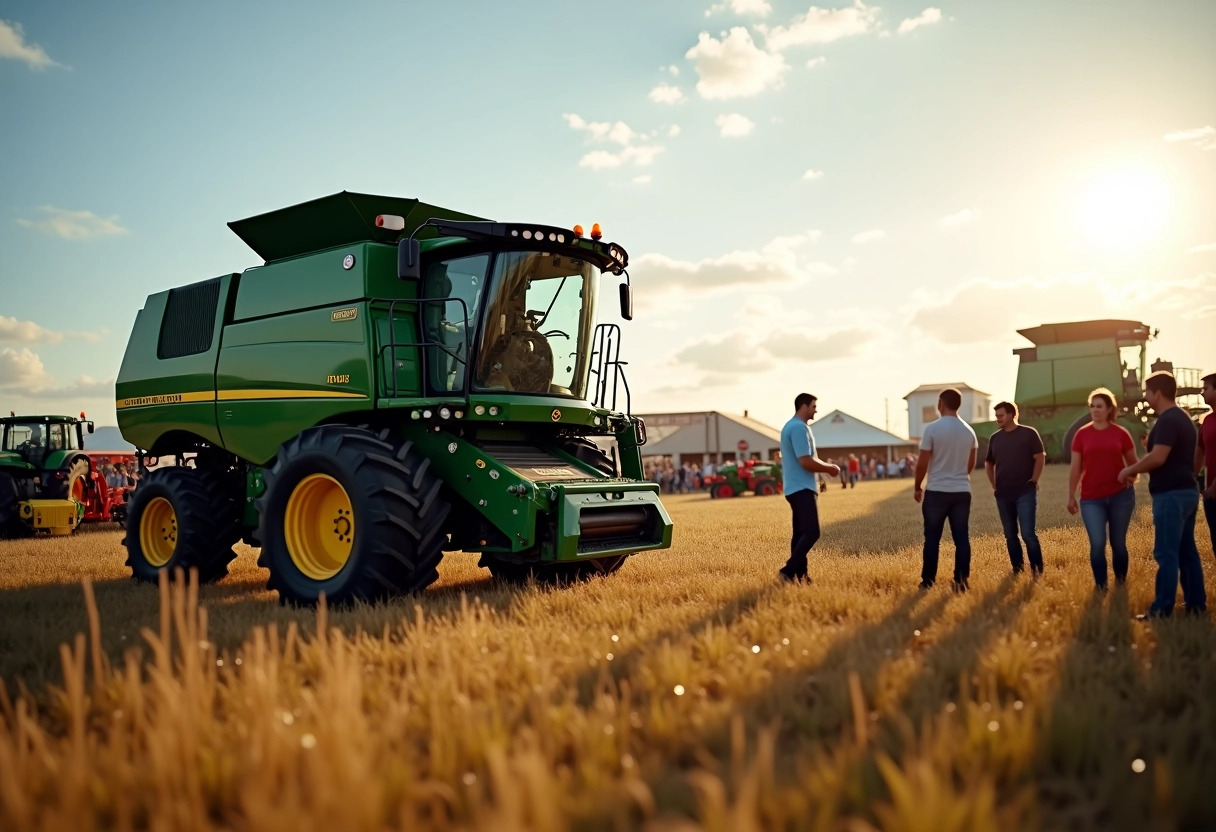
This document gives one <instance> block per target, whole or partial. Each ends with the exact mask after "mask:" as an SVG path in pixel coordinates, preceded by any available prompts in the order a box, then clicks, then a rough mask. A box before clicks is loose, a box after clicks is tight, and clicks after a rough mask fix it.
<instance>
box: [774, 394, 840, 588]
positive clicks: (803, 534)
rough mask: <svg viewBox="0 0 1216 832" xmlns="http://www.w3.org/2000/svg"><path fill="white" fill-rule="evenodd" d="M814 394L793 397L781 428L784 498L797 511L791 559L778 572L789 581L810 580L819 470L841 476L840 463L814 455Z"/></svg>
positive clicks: (816, 515) (817, 523)
mask: <svg viewBox="0 0 1216 832" xmlns="http://www.w3.org/2000/svg"><path fill="white" fill-rule="evenodd" d="M815 409H816V408H815V397H814V396H812V395H811V394H810V393H799V394H798V395H797V397H795V399H794V415H793V416H792V417H791V418H790V420H789V421H788V422H786V423H785V426H784V427H783V428H781V477H782V480H783V482H784V485H785V499H786V501H787V502H788V503H789V504H790V508H791V509H792V510H793V513H794V536H793V539H792V540H791V541H790V559H789V560H788V561H786V564H785V566H783V567H781V569H780V571H779V574H780V576H781V579H782V580H783V581H787V582H790V583H794V582H799V581H805V580H809V578H808V577H807V574H806V556H807V553H809V552H810V551H811V547H812V546H814V545H815V541H817V540H819V504H818V499H819V482H818V478H817V477H816V476H815V475H816V474H819V473H824V474H827V475H828V476H829V477H838V476H840V466H839V465H833V464H832V463H830V462H824V461H823V460H822V459H820V458H819V457H817V456H816V455H815V436H814V434H812V433H811V426H810V425H809V424H807V423H808V422H809V421H810V420H811V419H813V418H815Z"/></svg>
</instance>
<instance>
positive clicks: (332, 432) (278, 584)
mask: <svg viewBox="0 0 1216 832" xmlns="http://www.w3.org/2000/svg"><path fill="white" fill-rule="evenodd" d="M311 453H320V454H324V455H326V456H328V457H330V458H333V459H337V460H340V461H342V463H343V464H345V465H346V466H347V468H348V469H349V474H350V481H351V482H352V483H354V484H357V485H358V486H359V487H360V488H361V489H362V497H360V498H359V502H360V503H362V510H361V507H360V506H359V505H356V506H355V512H356V529H357V531H356V533H355V547H356V548H355V550H354V551H352V553H351V558H352V561H356V562H352V563H348V569H349V574H346V575H345V577H344V578H343V581H342V582H341V583H340V586H337V587H331V590H330V591H329V592H327V596H326V600H327V602H328V603H330V604H346V603H352V602H355V601H364V602H375V601H378V600H383V599H385V598H389V597H391V596H393V595H398V594H403V593H405V594H408V593H414V592H419V591H421V590H423V589H425V588H426V587H427V586H429V585H430V584H431V583H433V582H434V581H435V580H436V579H437V578H438V577H439V572H438V569H437V567H438V565H439V561H440V559H441V558H442V557H443V551H442V549H441V546H442V545H443V543H444V542H445V541H446V537H445V535H444V532H443V528H444V523H445V521H446V519H447V516H448V513H449V511H450V510H451V507H450V506H449V505H448V504H447V503H446V502H444V501H443V500H441V499H440V498H439V492H440V489H441V488H442V486H443V483H442V481H441V480H439V479H438V477H437V476H436V475H435V474H433V473H432V472H431V471H430V460H429V459H427V458H426V457H425V456H423V454H422V453H421V452H420V451H418V450H417V449H416V448H414V446H413V443H412V442H408V441H401V440H397V439H395V438H394V437H393V436H392V435H391V433H390V432H389V431H387V430H381V431H379V432H378V433H373V432H372V431H371V430H369V429H367V428H363V427H351V426H347V425H323V426H320V427H315V428H309V429H307V430H304V431H301V432H300V433H299V434H297V435H296V436H294V437H292V438H291V439H290V440H288V441H287V442H285V443H284V444H283V445H282V447H281V448H280V449H279V454H278V457H277V458H276V460H275V463H274V465H273V466H272V467H270V468H269V469H267V470H266V474H265V482H266V490H265V491H264V492H263V494H262V496H261V497H259V498H258V500H257V509H258V531H257V535H256V537H257V539H258V540H261V541H262V552H261V554H260V555H259V557H258V565H259V566H262V567H265V568H267V569H269V570H270V578H269V580H268V581H267V584H266V585H267V588H269V589H273V590H276V591H277V592H278V593H279V600H280V602H282V603H284V604H314V603H316V602H317V600H318V598H317V597H316V596H315V595H312V594H310V588H309V587H308V579H307V578H306V577H305V576H302V575H289V574H287V570H294V569H295V567H294V564H291V559H290V557H289V556H288V554H287V551H286V544H285V543H284V542H283V536H282V529H281V526H282V518H281V517H272V514H274V509H273V508H272V505H271V504H272V498H274V499H277V497H276V495H275V494H274V492H275V483H276V481H279V480H280V479H281V478H282V477H283V476H284V474H285V471H286V469H287V468H288V466H290V465H292V464H293V460H296V459H298V458H299V457H301V456H305V455H308V454H311ZM351 498H352V504H354V503H356V495H355V494H351ZM361 541H362V542H361ZM280 548H281V551H280ZM351 567H353V568H351ZM346 571H347V570H344V571H343V572H342V573H339V576H335V578H336V577H340V576H343V575H344V573H345V572H346ZM330 580H331V581H333V580H335V579H330Z"/></svg>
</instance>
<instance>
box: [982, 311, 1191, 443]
mask: <svg viewBox="0 0 1216 832" xmlns="http://www.w3.org/2000/svg"><path fill="white" fill-rule="evenodd" d="M1018 334H1019V335H1021V336H1023V337H1024V338H1026V339H1027V340H1028V341H1030V342H1031V343H1032V344H1033V345H1034V346H1032V347H1023V348H1020V349H1015V350H1014V351H1013V354H1014V355H1016V356H1017V357H1018V362H1019V363H1018V379H1017V388H1016V395H1015V397H1014V401H1015V402H1017V405H1018V408H1019V410H1020V414H1019V419H1020V421H1021V422H1023V423H1024V424H1027V425H1030V426H1032V427H1034V428H1035V429H1037V430H1038V431H1039V434H1040V435H1041V436H1042V437H1043V445H1044V447H1045V449H1046V451H1047V458H1048V459H1049V460H1051V461H1053V462H1068V461H1069V460H1070V459H1071V457H1072V453H1071V449H1072V439H1073V437H1074V436H1075V435H1076V433H1077V431H1078V430H1079V429H1080V428H1081V427H1082V426H1083V425H1086V424H1088V423H1089V421H1090V418H1089V394H1090V392H1092V391H1093V390H1094V388H1097V387H1105V388H1107V389H1108V390H1110V391H1112V392H1113V393H1114V394H1115V397H1116V398H1117V399H1118V401H1119V417H1118V419H1119V424H1121V425H1123V427H1125V428H1127V429H1128V430H1129V431H1131V433H1132V435H1133V436H1134V437H1135V438H1136V440H1137V442H1139V441H1140V438H1141V437H1142V436H1144V435H1145V434H1147V433H1148V430H1149V428H1150V427H1151V426H1152V418H1153V414H1152V413H1151V411H1150V410H1149V408H1148V405H1147V403H1146V402H1144V399H1143V395H1144V393H1143V385H1144V379H1145V378H1146V376H1147V374H1148V373H1150V372H1157V371H1158V370H1168V371H1169V372H1171V373H1173V374H1174V376H1175V378H1177V380H1178V397H1179V400H1180V403H1182V404H1184V405H1185V404H1186V403H1187V399H1188V397H1193V396H1197V395H1198V394H1199V390H1200V381H1199V370H1197V369H1190V368H1182V367H1175V366H1174V364H1173V363H1172V362H1169V361H1160V360H1158V361H1155V362H1153V363H1152V365H1151V366H1150V365H1149V364H1148V342H1149V341H1150V340H1152V338H1154V337H1155V335H1156V333H1155V332H1153V331H1152V329H1151V328H1150V327H1149V326H1148V324H1145V323H1141V322H1140V321H1121V320H1096V321H1073V322H1069V323H1059V324H1043V325H1042V326H1036V327H1031V328H1029V329H1019V330H1018ZM974 427H975V429H976V434H977V435H978V436H979V437H980V438H981V439H982V440H984V439H987V437H990V436H991V435H992V434H993V433H995V432H996V431H997V429H998V428H997V425H996V423H995V422H985V423H980V424H976V425H974ZM981 459H982V456H981Z"/></svg>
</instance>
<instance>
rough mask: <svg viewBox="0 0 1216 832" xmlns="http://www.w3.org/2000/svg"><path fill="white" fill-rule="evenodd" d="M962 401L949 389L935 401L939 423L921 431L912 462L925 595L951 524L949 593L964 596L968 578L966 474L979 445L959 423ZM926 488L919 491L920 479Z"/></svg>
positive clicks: (968, 428)
mask: <svg viewBox="0 0 1216 832" xmlns="http://www.w3.org/2000/svg"><path fill="white" fill-rule="evenodd" d="M962 403H963V396H962V394H961V393H959V392H958V391H957V390H955V389H954V388H952V387H949V388H947V389H945V390H943V391H942V392H941V395H940V396H938V399H937V412H938V413H940V414H941V418H940V419H938V420H937V421H936V422H930V423H929V424H928V425H926V426H925V433H924V435H923V436H922V437H921V440H920V456H919V457H917V460H916V488H915V490H914V491H913V492H912V496H913V497H914V498H915V500H916V502H918V503H920V504H921V514H922V515H923V516H924V521H925V548H924V564H923V566H922V568H921V573H920V588H921V589H928V588H929V587H931V586H933V582H934V581H935V580H937V555H938V549H939V547H940V546H941V542H942V531H943V530H944V529H945V527H946V521H947V520H949V521H950V536H951V537H953V538H954V589H955V591H956V592H966V591H967V588H968V583H967V582H968V580H969V579H970V577H971V535H970V531H969V529H968V527H967V526H968V522H969V520H970V516H971V476H970V475H971V471H972V470H973V469H974V468H975V452H976V450H977V449H978V448H979V443H978V442H977V441H976V438H975V431H973V430H972V429H971V425H969V424H967V423H966V422H964V421H963V420H962V419H960V418H958V409H959V407H960V406H961V405H962ZM926 474H928V476H929V483H928V486H927V487H926V488H924V489H922V488H921V483H923V482H924V481H925V475H926Z"/></svg>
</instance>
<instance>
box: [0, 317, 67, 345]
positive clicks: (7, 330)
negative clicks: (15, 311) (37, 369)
mask: <svg viewBox="0 0 1216 832" xmlns="http://www.w3.org/2000/svg"><path fill="white" fill-rule="evenodd" d="M62 340H63V333H62V332H55V331H54V330H51V329H47V328H46V327H44V326H39V325H38V324H36V323H34V322H33V321H20V320H17V319H16V318H9V317H6V316H4V315H0V341H14V342H16V343H18V344H58V343H59V342H60V341H62Z"/></svg>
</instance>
